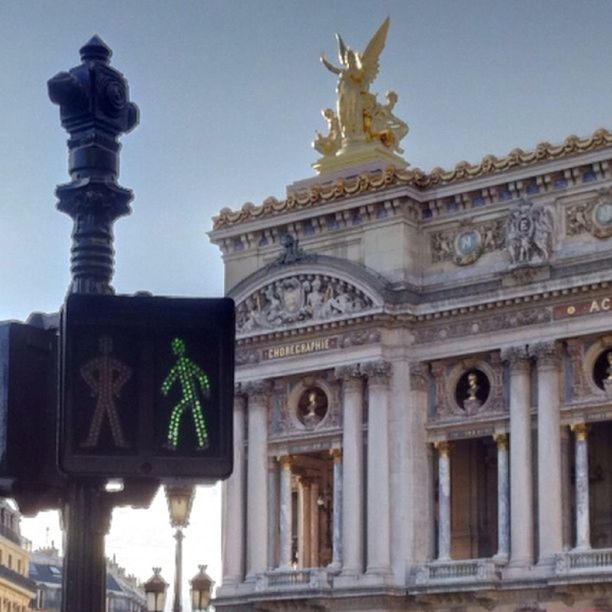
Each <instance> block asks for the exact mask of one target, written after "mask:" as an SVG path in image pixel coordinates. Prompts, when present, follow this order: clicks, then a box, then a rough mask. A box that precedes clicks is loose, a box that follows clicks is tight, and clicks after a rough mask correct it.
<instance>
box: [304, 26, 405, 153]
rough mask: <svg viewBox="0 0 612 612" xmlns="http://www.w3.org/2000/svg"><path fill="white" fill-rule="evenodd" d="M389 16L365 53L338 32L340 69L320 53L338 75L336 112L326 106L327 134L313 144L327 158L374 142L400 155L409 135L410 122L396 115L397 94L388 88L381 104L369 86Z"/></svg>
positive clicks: (386, 29) (375, 74)
mask: <svg viewBox="0 0 612 612" xmlns="http://www.w3.org/2000/svg"><path fill="white" fill-rule="evenodd" d="M388 30H389V18H387V19H386V20H385V22H384V23H383V24H382V25H381V26H380V28H379V29H378V31H377V32H376V34H374V36H373V37H372V40H370V42H369V43H368V45H367V47H366V49H365V51H364V52H363V53H357V52H355V51H353V50H352V49H350V48H349V47H347V46H346V45H345V44H344V41H343V40H342V38H341V37H340V35H339V34H336V38H337V40H338V50H339V57H340V64H341V66H342V67H341V68H338V67H336V66H334V65H333V64H332V63H331V62H329V61H328V60H327V58H326V57H325V55H321V62H322V63H323V65H324V66H325V67H326V68H327V69H328V70H329V71H330V72H332V73H333V74H335V75H337V76H338V85H337V93H338V97H337V100H336V111H334V110H333V109H331V108H326V109H325V110H323V111H322V115H323V117H324V118H325V120H326V121H327V126H328V133H327V135H323V134H321V133H319V132H317V135H316V138H315V141H314V142H313V147H314V148H315V149H316V150H317V151H318V152H319V153H321V154H322V155H323V156H324V157H327V156H334V155H340V154H342V153H343V152H344V151H346V150H348V149H350V148H351V147H352V146H355V145H357V146H360V145H361V146H362V145H364V144H369V143H370V144H371V143H374V144H375V145H379V144H382V145H384V147H386V148H387V149H388V150H390V151H392V152H394V153H398V154H401V153H403V152H404V151H403V149H401V147H400V146H399V143H400V140H402V138H404V136H406V134H408V125H406V123H404V121H402V120H401V119H399V118H398V117H396V116H395V115H394V114H393V109H394V107H395V104H396V102H397V94H396V93H395V92H394V91H389V92H387V94H386V104H380V103H379V102H378V100H377V99H376V94H372V93H370V85H371V84H372V82H373V81H374V79H375V78H376V76H377V75H378V67H379V65H378V60H379V57H380V54H381V52H382V50H383V48H384V46H385V41H386V39H387V32H388Z"/></svg>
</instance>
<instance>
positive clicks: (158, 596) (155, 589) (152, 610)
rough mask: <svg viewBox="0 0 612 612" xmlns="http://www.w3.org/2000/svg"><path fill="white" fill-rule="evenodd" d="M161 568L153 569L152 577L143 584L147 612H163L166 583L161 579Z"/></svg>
mask: <svg viewBox="0 0 612 612" xmlns="http://www.w3.org/2000/svg"><path fill="white" fill-rule="evenodd" d="M160 572H161V567H154V568H153V576H151V577H150V578H149V579H148V580H147V581H146V582H145V583H144V592H145V597H146V599H147V610H148V612H163V610H164V605H165V603H166V589H167V588H168V583H167V582H166V581H165V580H164V579H163V578H162V577H161V574H160Z"/></svg>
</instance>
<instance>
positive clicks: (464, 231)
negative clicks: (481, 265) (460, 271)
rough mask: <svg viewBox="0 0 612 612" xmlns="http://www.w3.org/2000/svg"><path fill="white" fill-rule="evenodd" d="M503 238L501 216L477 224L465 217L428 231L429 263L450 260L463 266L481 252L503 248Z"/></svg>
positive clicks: (475, 258) (472, 260) (470, 262)
mask: <svg viewBox="0 0 612 612" xmlns="http://www.w3.org/2000/svg"><path fill="white" fill-rule="evenodd" d="M504 241H505V238H504V221H503V220H502V219H496V220H493V221H488V222H486V223H478V224H475V223H473V222H472V221H468V222H466V223H463V224H461V225H460V226H459V227H455V228H452V229H448V230H442V231H439V232H434V233H432V234H431V238H430V242H431V260H432V263H441V262H444V261H452V262H454V263H455V264H456V265H458V266H466V265H469V264H472V263H474V262H475V261H476V260H477V259H478V258H479V257H480V256H481V255H483V254H484V253H490V252H491V251H496V250H500V249H503V247H504Z"/></svg>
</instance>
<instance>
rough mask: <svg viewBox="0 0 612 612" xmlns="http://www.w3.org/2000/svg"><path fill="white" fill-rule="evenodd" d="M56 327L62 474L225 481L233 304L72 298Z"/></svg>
mask: <svg viewBox="0 0 612 612" xmlns="http://www.w3.org/2000/svg"><path fill="white" fill-rule="evenodd" d="M62 325H63V330H62V375H61V396H62V399H61V419H60V444H59V453H60V467H61V469H62V470H63V471H64V472H65V473H67V474H71V475H81V476H85V475H91V476H101V477H129V476H139V477H151V478H163V477H183V478H192V479H194V480H201V481H212V480H217V479H219V478H226V477H227V476H229V474H230V473H231V470H232V457H233V450H232V427H233V424H232V411H233V395H234V337H235V332H234V329H235V328H234V303H233V301H232V300H231V299H229V298H221V299H191V298H165V297H151V296H135V297H127V296H114V295H81V294H73V295H70V296H69V297H68V299H67V301H66V305H65V308H64V312H63V323H62Z"/></svg>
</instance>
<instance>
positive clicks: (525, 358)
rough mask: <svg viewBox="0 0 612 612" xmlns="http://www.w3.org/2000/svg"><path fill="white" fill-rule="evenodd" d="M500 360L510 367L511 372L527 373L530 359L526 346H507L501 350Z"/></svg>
mask: <svg viewBox="0 0 612 612" xmlns="http://www.w3.org/2000/svg"><path fill="white" fill-rule="evenodd" d="M501 360H502V361H505V362H507V363H508V364H509V365H510V370H511V371H524V372H528V371H529V368H530V361H531V357H530V356H529V352H528V350H527V345H521V346H507V347H505V348H503V349H502V350H501Z"/></svg>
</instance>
